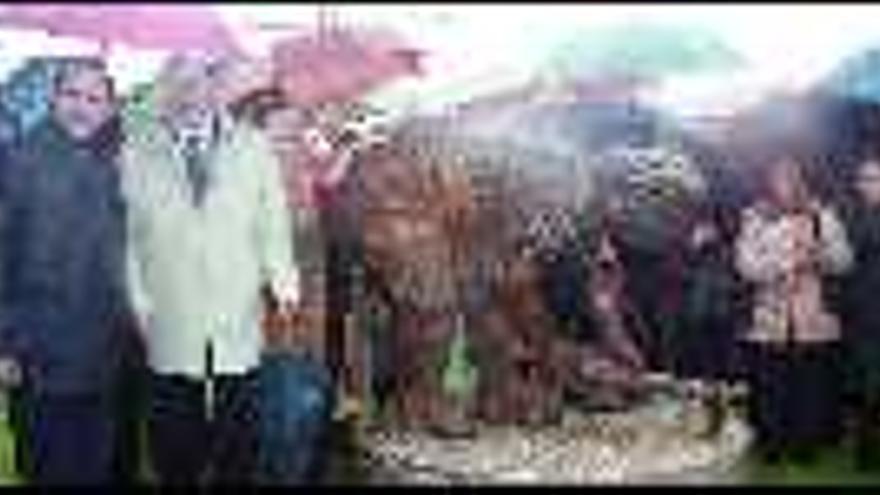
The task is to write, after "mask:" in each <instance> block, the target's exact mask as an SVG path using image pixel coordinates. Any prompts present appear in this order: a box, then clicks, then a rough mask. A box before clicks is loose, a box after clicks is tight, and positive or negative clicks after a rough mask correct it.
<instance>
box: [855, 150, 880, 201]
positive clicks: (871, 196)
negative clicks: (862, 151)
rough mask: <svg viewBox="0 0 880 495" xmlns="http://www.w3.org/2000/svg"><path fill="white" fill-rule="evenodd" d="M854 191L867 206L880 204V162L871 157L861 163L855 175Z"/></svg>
mask: <svg viewBox="0 0 880 495" xmlns="http://www.w3.org/2000/svg"><path fill="white" fill-rule="evenodd" d="M854 179H855V184H854V186H855V191H856V193H857V194H858V195H859V199H861V200H862V201H864V202H865V203H867V204H871V205H878V204H880V160H878V159H877V158H874V157H871V158H868V159H866V160H864V161H862V162H861V163H860V164H859V166H858V168H857V169H856V173H855V178H854Z"/></svg>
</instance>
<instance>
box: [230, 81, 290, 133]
mask: <svg viewBox="0 0 880 495" xmlns="http://www.w3.org/2000/svg"><path fill="white" fill-rule="evenodd" d="M286 106H287V102H286V101H285V99H284V95H283V94H282V93H281V91H280V90H278V89H263V90H258V91H254V92H252V93H249V94H248V95H246V96H244V97H242V98H240V99H239V100H238V101H236V102H235V103H234V104H233V105H232V108H231V110H232V114H233V115H235V116H236V117H237V118H240V119H242V120H247V121H249V122H250V123H252V124H254V125H256V126H257V127H264V126H265V125H266V120H267V119H268V118H269V115H271V114H272V112H275V111H279V110H281V109H283V108H285V107H286Z"/></svg>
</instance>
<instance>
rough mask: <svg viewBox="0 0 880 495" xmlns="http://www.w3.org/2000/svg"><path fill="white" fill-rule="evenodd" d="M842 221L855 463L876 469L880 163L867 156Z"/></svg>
mask: <svg viewBox="0 0 880 495" xmlns="http://www.w3.org/2000/svg"><path fill="white" fill-rule="evenodd" d="M852 179H853V180H852V188H851V189H850V190H849V192H851V193H852V195H851V196H850V197H848V198H846V199H847V201H845V206H846V207H845V208H843V211H844V213H845V216H844V220H845V222H846V228H847V235H848V236H849V239H850V242H851V244H852V247H853V252H854V254H855V257H856V263H857V266H858V270H854V271H853V272H852V273H850V275H849V276H848V277H847V278H846V280H845V283H844V285H843V289H844V290H843V291H842V294H841V295H842V296H843V297H842V301H841V302H842V303H843V304H842V307H841V308H840V309H841V315H842V317H843V321H844V323H845V327H844V331H845V333H844V337H845V338H846V343H847V347H848V351H849V352H848V354H849V359H847V360H846V362H847V368H848V371H849V378H850V383H849V384H848V385H849V387H848V388H849V389H850V390H849V392H851V393H853V394H854V397H853V398H854V399H855V400H856V404H854V405H855V406H856V407H855V409H856V412H857V444H856V452H857V462H858V463H859V465H860V466H861V467H864V468H875V467H876V466H877V465H880V448H878V447H877V446H878V440H880V422H878V420H877V418H878V417H880V313H878V311H877V308H876V306H877V302H876V299H877V294H878V291H880V161H878V160H877V159H876V158H869V159H867V160H865V161H864V162H863V163H861V164H860V165H859V166H858V167H857V170H856V171H855V174H854V175H853V178H852Z"/></svg>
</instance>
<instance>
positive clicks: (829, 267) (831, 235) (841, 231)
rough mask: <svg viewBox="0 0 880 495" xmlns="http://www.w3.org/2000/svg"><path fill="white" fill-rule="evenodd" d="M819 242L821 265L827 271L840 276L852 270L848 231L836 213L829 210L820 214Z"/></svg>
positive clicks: (851, 253) (821, 211) (822, 210)
mask: <svg viewBox="0 0 880 495" xmlns="http://www.w3.org/2000/svg"><path fill="white" fill-rule="evenodd" d="M819 242H820V244H821V248H820V249H821V252H820V256H821V263H822V267H823V269H824V270H825V271H827V272H828V273H832V274H839V273H843V272H845V271H847V270H849V269H850V267H851V266H852V264H853V252H852V248H851V247H850V244H849V240H848V239H847V235H846V229H845V228H844V227H843V224H842V223H841V222H840V220H839V218H838V216H837V215H836V214H835V213H834V211H833V210H831V209H828V208H823V209H821V210H820V212H819Z"/></svg>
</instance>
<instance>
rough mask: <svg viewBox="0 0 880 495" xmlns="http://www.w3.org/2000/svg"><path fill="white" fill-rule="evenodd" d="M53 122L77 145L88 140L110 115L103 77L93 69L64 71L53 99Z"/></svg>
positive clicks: (109, 95) (109, 94)
mask: <svg viewBox="0 0 880 495" xmlns="http://www.w3.org/2000/svg"><path fill="white" fill-rule="evenodd" d="M53 106H54V108H53V112H54V117H55V120H56V121H57V122H58V123H59V124H60V125H61V126H62V127H63V128H64V129H65V130H66V131H67V132H68V133H69V134H70V136H71V137H73V138H74V139H76V140H77V141H82V140H85V139H88V138H90V137H91V136H93V135H94V134H95V132H96V131H97V130H98V129H100V128H101V127H102V126H103V125H104V124H106V123H107V121H108V120H109V119H110V118H111V117H112V115H113V95H112V92H111V89H110V81H109V79H108V76H107V74H106V73H105V72H104V71H103V70H101V69H98V68H95V67H78V68H72V69H69V70H68V71H67V73H66V74H65V75H64V77H63V79H62V80H61V81H60V84H59V86H58V88H57V90H56V93H55V97H54V105H53Z"/></svg>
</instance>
